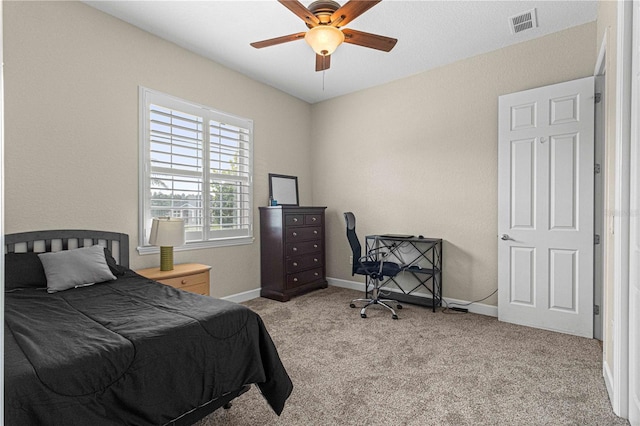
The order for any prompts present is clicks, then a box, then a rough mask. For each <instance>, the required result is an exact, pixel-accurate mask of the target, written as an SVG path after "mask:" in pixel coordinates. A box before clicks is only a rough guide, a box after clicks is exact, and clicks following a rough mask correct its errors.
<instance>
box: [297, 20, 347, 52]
mask: <svg viewBox="0 0 640 426" xmlns="http://www.w3.org/2000/svg"><path fill="white" fill-rule="evenodd" d="M304 40H305V41H306V42H307V44H308V45H309V46H311V48H312V49H313V51H314V52H316V53H317V54H318V55H321V56H327V55H331V54H332V53H333V52H334V51H335V50H336V49H337V48H338V46H340V45H341V44H342V42H343V41H344V34H343V33H342V31H340V30H339V29H338V28H336V27H332V26H329V25H318V26H317V27H313V28H311V29H310V30H309V31H307V33H306V34H305V36H304Z"/></svg>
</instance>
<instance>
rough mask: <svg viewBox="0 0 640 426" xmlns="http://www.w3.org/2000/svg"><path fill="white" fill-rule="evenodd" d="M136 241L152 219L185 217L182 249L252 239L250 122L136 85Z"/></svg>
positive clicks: (143, 247) (147, 249)
mask: <svg viewBox="0 0 640 426" xmlns="http://www.w3.org/2000/svg"><path fill="white" fill-rule="evenodd" d="M140 105H141V109H142V111H141V136H140V137H141V143H140V147H141V155H140V161H141V165H140V170H141V172H140V188H141V191H140V204H141V208H140V211H141V217H140V233H139V235H140V243H139V246H140V247H139V248H138V251H139V252H140V253H141V254H144V253H151V252H154V251H157V249H156V248H153V247H151V246H148V243H147V241H148V236H149V231H150V226H151V219H152V218H154V217H174V218H182V219H184V222H185V238H186V241H187V243H186V245H185V247H184V248H187V249H188V248H203V247H213V246H220V245H236V244H248V243H250V242H252V241H253V226H252V225H253V224H252V217H253V216H252V204H253V202H252V194H253V190H252V173H253V167H252V164H253V161H252V152H253V150H252V139H253V122H252V121H251V120H248V119H245V118H241V117H235V116H232V115H229V114H225V113H222V112H219V111H215V110H213V109H212V108H209V107H205V106H202V105H196V104H193V103H190V102H187V101H184V100H181V99H178V98H174V97H172V96H169V95H165V94H162V93H159V92H155V91H152V90H149V89H145V88H141V89H140Z"/></svg>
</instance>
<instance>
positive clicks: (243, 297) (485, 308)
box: [221, 277, 498, 317]
mask: <svg viewBox="0 0 640 426" xmlns="http://www.w3.org/2000/svg"><path fill="white" fill-rule="evenodd" d="M327 282H328V283H329V285H332V286H334V287H342V288H348V289H350V290H356V291H362V292H364V283H361V282H358V281H350V280H341V279H338V278H330V277H327ZM258 297H260V289H259V288H256V289H254V290H249V291H245V292H242V293H236V294H232V295H231V296H225V297H221V299H223V300H229V301H231V302H236V303H242V302H247V301H249V300H251V299H256V298H258ZM444 300H445V301H446V302H447V303H449V304H455V305H466V304H467V303H469V302H468V301H466V300H460V299H452V298H450V297H445V298H444ZM464 307H465V308H467V309H469V312H472V313H474V314H480V315H487V316H490V317H497V316H498V307H497V306H493V305H485V304H484V303H472V304H471V305H468V306H464Z"/></svg>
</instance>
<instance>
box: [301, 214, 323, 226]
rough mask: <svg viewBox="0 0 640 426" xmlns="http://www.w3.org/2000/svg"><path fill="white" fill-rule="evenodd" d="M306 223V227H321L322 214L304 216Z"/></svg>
mask: <svg viewBox="0 0 640 426" xmlns="http://www.w3.org/2000/svg"><path fill="white" fill-rule="evenodd" d="M304 223H305V224H306V225H320V224H322V215H321V214H306V215H304Z"/></svg>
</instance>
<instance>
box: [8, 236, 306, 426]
mask: <svg viewBox="0 0 640 426" xmlns="http://www.w3.org/2000/svg"><path fill="white" fill-rule="evenodd" d="M128 249H129V239H128V236H127V235H126V234H121V233H114V232H104V231H87V230H62V231H37V232H27V233H20V234H10V235H6V236H5V331H4V333H5V355H4V356H5V402H4V404H5V405H4V412H5V422H6V424H13V425H18V424H19V425H29V424H38V425H47V424H52V425H53V424H56V425H88V424H92V425H129V424H130V425H134V424H135V425H189V424H193V423H194V422H195V421H197V420H199V419H201V418H202V417H204V416H206V415H208V414H209V413H211V412H213V411H214V410H216V409H218V408H220V407H222V406H224V407H225V408H228V407H229V406H230V401H231V400H232V399H233V398H235V397H237V396H238V395H240V394H242V393H243V392H245V391H246V390H247V389H249V386H250V385H252V384H255V385H256V386H257V387H258V388H259V389H260V391H261V392H262V395H263V396H264V397H265V399H266V403H268V404H269V405H270V406H271V408H272V409H273V410H274V411H275V412H276V414H278V415H280V413H281V412H282V410H283V408H284V404H285V402H286V400H287V398H288V397H289V395H290V394H291V391H292V389H293V385H292V382H291V380H290V378H289V376H288V375H287V372H286V370H285V368H284V366H283V365H282V362H281V360H280V358H279V355H278V352H277V350H276V347H275V345H274V344H273V341H272V340H271V337H270V336H269V333H268V332H267V330H266V328H265V326H264V324H263V322H262V319H261V318H260V316H258V315H257V314H256V313H254V312H253V311H251V310H250V309H248V308H246V307H244V306H242V305H239V304H236V303H233V302H229V301H224V300H220V299H215V298H211V297H207V296H200V295H196V294H192V293H188V292H184V291H181V290H177V289H174V288H172V287H169V286H165V285H163V284H160V283H158V282H155V281H152V280H149V279H147V278H144V277H142V276H140V275H138V274H136V273H135V272H134V271H132V270H131V269H129V256H128ZM98 252H100V253H102V254H101V255H102V256H103V260H104V262H103V261H102V260H100V259H98V257H100V256H99V255H98V254H97V253H98ZM42 253H46V254H42ZM80 254H81V255H82V256H85V257H86V259H90V260H85V257H78V256H80ZM87 256H88V257H87ZM70 259H71V260H70ZM79 259H80V260H79ZM94 260H95V262H94ZM38 262H40V263H38ZM69 262H71V263H69ZM74 262H75V263H74ZM91 262H94V263H95V264H94V263H91ZM104 264H106V267H107V269H105V266H104ZM78 265H79V266H78ZM92 268H94V269H98V270H99V272H98V275H97V277H98V278H95V277H93V278H91V279H94V280H95V281H96V283H95V284H93V285H85V284H82V285H73V286H72V288H69V289H60V288H53V287H52V286H53V284H54V283H58V281H59V280H60V279H61V278H62V281H64V280H65V279H69V278H70V277H74V279H75V277H76V275H78V274H79V275H83V274H86V273H87V272H86V271H85V270H89V269H92ZM76 269H77V270H79V271H80V272H78V271H77V270H76ZM60 270H62V271H63V273H62V274H61V275H60ZM92 273H96V272H95V271H92ZM56 274H58V275H56ZM104 274H107V275H109V276H112V277H113V278H114V279H108V280H106V281H104V282H101V281H99V280H100V279H101V278H103V275H104ZM43 280H44V282H43Z"/></svg>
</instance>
